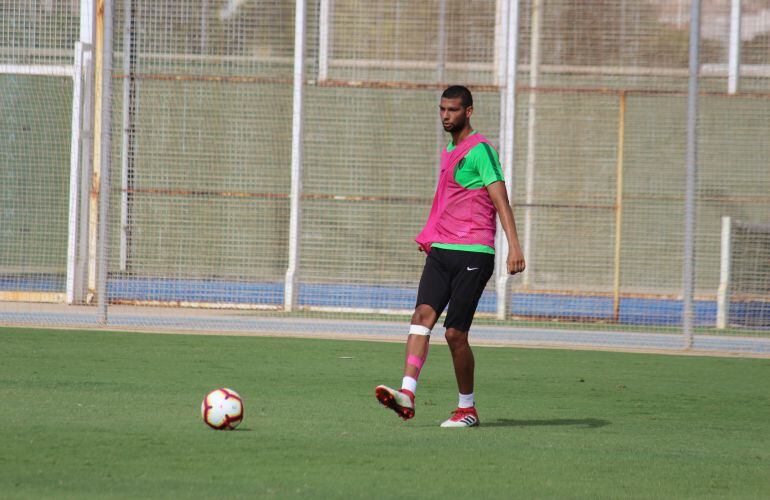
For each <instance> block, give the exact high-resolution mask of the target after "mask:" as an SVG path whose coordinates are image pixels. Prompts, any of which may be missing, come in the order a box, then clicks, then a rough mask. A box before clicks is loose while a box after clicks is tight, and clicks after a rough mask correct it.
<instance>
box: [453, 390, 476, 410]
mask: <svg viewBox="0 0 770 500" xmlns="http://www.w3.org/2000/svg"><path fill="white" fill-rule="evenodd" d="M473 404H474V403H473V393H470V394H460V402H459V403H458V405H457V406H458V407H459V408H473Z"/></svg>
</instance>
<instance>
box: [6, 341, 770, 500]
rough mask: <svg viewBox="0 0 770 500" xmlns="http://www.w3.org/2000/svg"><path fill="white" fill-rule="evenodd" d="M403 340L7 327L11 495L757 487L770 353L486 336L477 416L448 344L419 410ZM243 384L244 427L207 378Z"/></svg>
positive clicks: (663, 491)
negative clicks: (221, 405)
mask: <svg viewBox="0 0 770 500" xmlns="http://www.w3.org/2000/svg"><path fill="white" fill-rule="evenodd" d="M402 356H403V346H402V345H400V344H387V343H375V342H353V341H332V340H301V339H281V338H259V337H222V336H196V335H152V334H138V333H113V332H90V331H52V330H32V329H11V328H7V329H0V401H2V404H0V417H2V425H0V443H2V449H3V452H2V453H0V491H1V492H2V493H0V496H2V497H6V498H41V497H56V498H90V497H101V498H117V497H151V498H157V497H162V498H180V497H197V498H223V497H232V498H234V497H243V498H257V497H275V498H292V497H309V498H351V497H353V498H372V497H377V498H380V497H382V498H387V497H391V498H394V497H398V498H455V497H463V498H535V497H552V498H553V497H557V498H621V497H635V498H643V497H648V498H649V497H655V498H685V497H688V498H708V497H712V498H717V497H719V498H725V497H730V498H760V497H768V496H770V481H768V470H770V446H769V445H770V418H769V417H770V396H769V393H768V390H767V381H768V380H770V360H757V359H737V358H705V357H684V356H682V357H678V356H660V355H642V354H621V353H607V352H587V351H574V352H573V351H560V350H524V349H513V348H476V359H477V391H476V392H477V399H478V406H479V412H480V417H481V419H482V426H481V427H479V428H476V429H465V430H459V431H458V430H453V429H441V428H439V427H438V423H439V422H440V421H441V420H443V419H444V418H446V417H447V416H448V412H449V411H450V410H451V409H452V408H453V406H454V405H455V404H456V399H455V398H456V389H455V386H454V377H453V375H452V372H451V367H450V359H449V354H448V351H447V349H446V347H445V346H443V345H437V346H435V347H434V349H433V350H432V352H431V356H430V359H429V362H428V364H427V365H426V368H425V370H424V371H423V376H422V380H421V386H420V388H419V390H418V401H417V416H416V417H415V419H414V420H412V421H409V422H407V423H404V422H402V421H401V420H399V419H397V418H396V416H395V415H394V414H392V413H391V412H389V411H386V410H384V409H383V408H381V407H380V406H379V405H378V404H377V403H376V401H375V399H374V397H373V388H374V386H375V385H376V384H378V383H390V384H396V383H398V380H399V379H400V370H401V364H402ZM220 386H228V387H232V388H234V389H236V390H237V391H239V392H240V394H241V395H242V396H243V397H244V400H245V405H246V418H245V420H244V422H243V424H241V427H240V428H239V429H238V430H237V431H234V432H218V431H213V430H210V429H208V428H207V427H206V426H205V425H204V424H203V423H202V421H201V419H200V416H199V406H200V401H201V399H202V398H203V396H204V394H205V393H206V392H207V391H209V390H211V389H213V388H216V387H220Z"/></svg>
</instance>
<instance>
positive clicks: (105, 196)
mask: <svg viewBox="0 0 770 500" xmlns="http://www.w3.org/2000/svg"><path fill="white" fill-rule="evenodd" d="M112 3H113V2H112V1H111V0H103V6H102V9H103V13H104V14H103V15H104V19H103V23H104V28H103V40H102V52H103V55H102V74H101V78H102V106H101V123H100V125H101V130H100V131H99V134H100V135H101V143H100V145H101V155H100V157H101V172H100V173H101V178H100V181H99V227H98V232H99V234H98V239H97V242H98V248H97V252H96V262H97V275H96V279H97V283H96V296H97V297H98V299H99V315H98V322H99V324H100V325H106V324H107V302H108V297H107V273H108V272H109V262H108V259H109V248H108V244H109V242H108V241H107V239H108V231H107V229H108V226H109V208H110V163H111V161H110V160H111V149H110V145H111V144H112V141H111V138H112V137H111V130H110V125H111V123H112V21H113V19H112V15H113V9H112Z"/></svg>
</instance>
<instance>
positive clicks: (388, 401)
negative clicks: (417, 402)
mask: <svg viewBox="0 0 770 500" xmlns="http://www.w3.org/2000/svg"><path fill="white" fill-rule="evenodd" d="M374 395H375V396H377V401H379V402H380V404H381V405H382V406H385V407H388V408H390V409H391V410H393V411H394V412H396V414H397V415H398V416H399V417H401V418H403V419H404V420H409V419H410V418H412V417H414V394H413V393H412V391H407V390H406V389H399V390H395V389H391V388H390V387H388V386H385V385H378V386H377V387H376V388H375V389H374Z"/></svg>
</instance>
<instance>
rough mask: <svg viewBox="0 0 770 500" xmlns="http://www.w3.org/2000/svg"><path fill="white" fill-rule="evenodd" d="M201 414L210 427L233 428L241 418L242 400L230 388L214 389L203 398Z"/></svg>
mask: <svg viewBox="0 0 770 500" xmlns="http://www.w3.org/2000/svg"><path fill="white" fill-rule="evenodd" d="M201 416H202V417H203V421H204V422H206V425H208V426H209V427H211V428H212V429H217V430H232V429H235V428H236V427H238V424H240V423H241V420H243V400H242V399H241V397H240V396H239V395H238V393H237V392H235V391H234V390H232V389H214V390H213V391H211V392H210V393H208V394H206V397H205V398H203V403H202V404H201Z"/></svg>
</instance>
